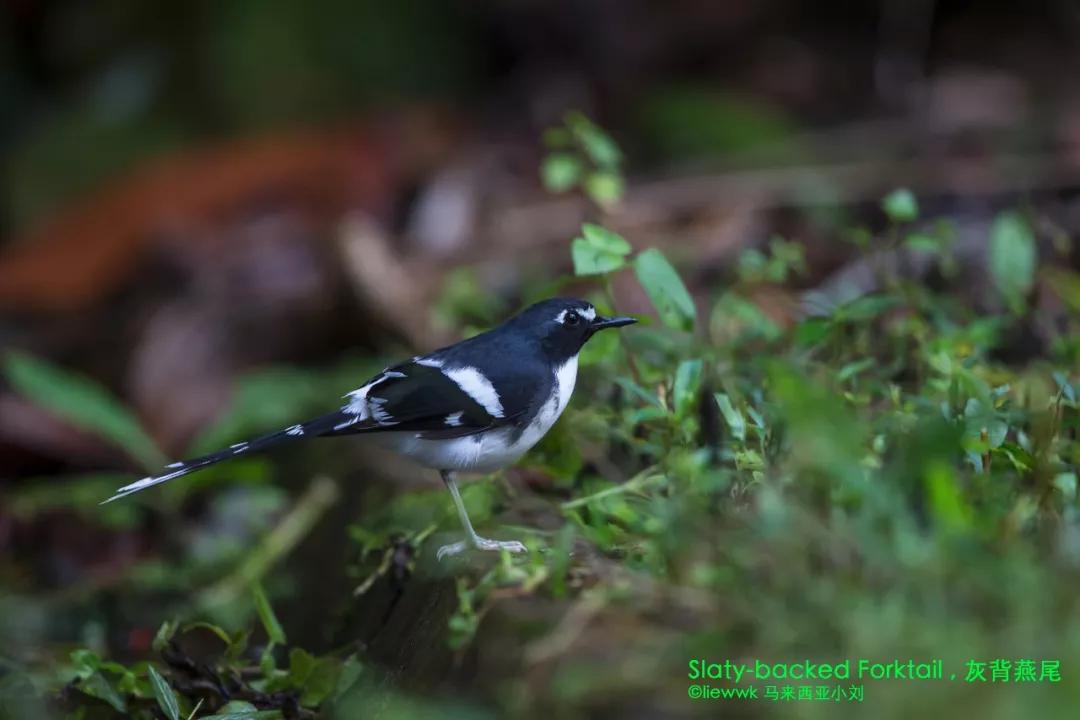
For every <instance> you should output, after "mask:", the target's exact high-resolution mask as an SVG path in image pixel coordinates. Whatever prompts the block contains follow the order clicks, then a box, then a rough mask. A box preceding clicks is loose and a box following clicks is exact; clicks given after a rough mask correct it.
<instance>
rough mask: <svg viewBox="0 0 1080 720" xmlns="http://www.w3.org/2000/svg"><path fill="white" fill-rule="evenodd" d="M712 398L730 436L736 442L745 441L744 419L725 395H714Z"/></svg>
mask: <svg viewBox="0 0 1080 720" xmlns="http://www.w3.org/2000/svg"><path fill="white" fill-rule="evenodd" d="M713 397H715V398H716V404H717V405H719V406H720V414H721V415H723V416H724V422H726V423H727V426H728V428H730V429H731V434H732V435H734V436H735V439H736V440H739V441H742V440H746V419H745V418H743V416H742V413H741V412H739V411H738V410H737V409H736V408H735V406H734V405H732V404H731V398H729V397H728V396H727V393H715V394H714V395H713Z"/></svg>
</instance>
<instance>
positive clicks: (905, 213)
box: [881, 188, 919, 223]
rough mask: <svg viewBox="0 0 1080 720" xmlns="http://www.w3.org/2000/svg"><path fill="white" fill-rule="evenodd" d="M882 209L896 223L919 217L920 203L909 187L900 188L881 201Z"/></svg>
mask: <svg viewBox="0 0 1080 720" xmlns="http://www.w3.org/2000/svg"><path fill="white" fill-rule="evenodd" d="M881 209H882V210H884V211H885V214H886V215H888V216H889V219H890V220H892V221H893V222H895V223H903V222H914V221H915V220H918V219H919V203H918V201H917V200H915V196H914V195H913V194H912V192H911V191H910V190H908V189H907V188H899V189H897V190H893V191H892V192H891V193H889V194H888V195H886V196H885V198H884V199H883V200H882V201H881Z"/></svg>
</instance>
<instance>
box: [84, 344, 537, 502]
mask: <svg viewBox="0 0 1080 720" xmlns="http://www.w3.org/2000/svg"><path fill="white" fill-rule="evenodd" d="M454 347H455V348H457V347H460V346H454ZM453 349H454V348H450V349H447V350H446V351H440V352H436V353H433V354H432V355H428V356H425V357H417V358H414V359H413V360H412V361H411V362H407V363H402V364H401V365H397V366H394V367H392V368H387V369H385V370H383V371H382V372H381V373H379V374H378V375H376V376H375V377H374V378H372V379H371V380H370V381H369V382H368V383H367V384H365V385H364V386H362V387H361V388H359V389H358V390H354V391H352V392H350V393H349V394H348V395H346V396H345V397H346V399H347V402H346V403H345V405H344V406H343V407H341V409H339V410H338V411H336V412H333V413H330V414H328V415H322V416H320V417H317V418H314V419H312V420H308V421H307V422H302V423H298V424H296V425H291V426H290V427H287V428H285V429H284V430H279V431H277V432H273V433H270V434H268V435H263V436H261V437H257V438H255V439H253V440H248V441H246V442H239V443H236V444H234V445H230V446H229V447H228V448H225V449H223V450H219V451H217V452H214V453H211V454H209V455H204V456H202V457H198V458H192V459H190V460H183V461H180V462H175V463H172V464H171V465H167V466H166V467H165V468H164V472H161V473H159V474H157V475H151V476H150V477H145V478H142V479H141V480H137V481H135V482H133V483H131V484H130V485H125V486H124V487H122V488H119V489H118V490H117V492H116V494H115V495H113V496H112V497H111V498H109V499H108V500H106V501H105V502H106V503H108V502H112V501H113V500H119V499H120V498H123V497H127V496H128V495H131V494H133V493H137V492H140V491H142V490H146V489H147V488H151V487H154V486H155V485H160V484H161V483H164V482H168V481H169V480H175V479H176V478H179V477H183V476H184V475H187V474H189V473H192V472H195V471H196V470H201V469H202V468H205V467H207V466H209V465H214V464H215V463H219V462H222V461H225V460H231V459H232V458H235V457H238V456H241V455H247V454H250V453H254V452H260V451H263V450H267V449H269V448H272V447H275V446H277V445H281V444H284V443H290V442H294V441H297V440H304V439H307V438H314V437H332V436H338V435H353V434H361V433H376V432H388V431H396V432H407V433H410V434H411V435H414V436H415V437H417V438H423V439H428V440H450V439H454V438H461V437H464V436H468V435H476V434H478V433H482V432H484V431H485V430H489V429H492V428H495V427H498V426H500V425H505V424H507V423H509V422H511V421H512V420H514V419H515V418H516V417H517V416H518V415H520V412H518V413H506V412H505V411H504V409H503V406H502V402H501V401H500V397H499V395H498V393H496V392H495V390H494V388H493V386H492V384H491V380H490V379H488V378H487V377H486V376H484V375H482V374H481V373H479V371H477V370H476V369H475V368H473V367H470V366H464V365H460V364H454V363H452V362H451V361H450V359H449V358H448V357H446V356H448V355H450V354H452V353H451V352H450V351H452V350H453ZM510 399H513V398H510Z"/></svg>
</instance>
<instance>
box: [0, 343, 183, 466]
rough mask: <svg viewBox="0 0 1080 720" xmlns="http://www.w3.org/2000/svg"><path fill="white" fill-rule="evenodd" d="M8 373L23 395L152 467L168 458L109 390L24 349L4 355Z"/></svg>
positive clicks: (14, 385) (5, 370) (5, 367)
mask: <svg viewBox="0 0 1080 720" xmlns="http://www.w3.org/2000/svg"><path fill="white" fill-rule="evenodd" d="M4 374H5V375H6V376H7V378H8V380H9V381H10V382H11V385H12V386H13V387H14V388H15V389H16V390H18V391H19V392H20V393H22V394H23V395H26V396H27V397H28V398H30V399H31V400H33V401H34V402H36V403H37V404H39V405H41V407H43V408H45V409H46V410H49V411H50V412H53V413H56V414H57V415H58V416H59V417H62V418H64V419H65V420H67V421H69V422H71V423H72V424H74V425H76V426H78V427H79V428H81V429H83V430H86V431H87V432H91V433H94V434H95V435H98V436H99V437H102V438H105V439H106V440H109V441H110V442H113V443H115V444H116V445H119V446H120V447H121V448H123V449H124V450H126V451H127V452H128V453H130V454H131V456H132V457H134V458H135V459H136V460H138V461H139V462H140V463H142V465H143V466H144V467H146V468H148V469H157V468H159V467H161V466H162V465H164V464H165V463H166V462H167V461H166V459H165V456H164V455H162V453H161V451H160V450H159V449H158V448H157V446H156V445H155V444H154V441H153V440H151V439H150V437H149V436H148V435H147V434H146V433H145V432H143V429H142V427H141V426H140V425H139V421H138V420H136V419H135V416H134V415H132V414H131V412H130V411H129V410H128V409H127V408H125V407H124V406H123V405H122V404H121V403H120V401H118V400H117V399H116V398H115V397H113V396H112V395H111V394H110V393H109V391H108V390H106V389H105V388H104V387H102V386H101V385H99V384H97V383H96V382H94V381H92V380H90V379H89V378H85V377H82V376H80V375H76V374H74V373H72V372H69V371H67V370H64V369H62V368H59V367H57V366H55V365H52V364H51V363H47V362H45V361H44V360H40V359H38V358H34V357H31V356H30V355H26V354H24V353H21V352H14V351H12V352H9V353H7V355H6V357H5V358H4Z"/></svg>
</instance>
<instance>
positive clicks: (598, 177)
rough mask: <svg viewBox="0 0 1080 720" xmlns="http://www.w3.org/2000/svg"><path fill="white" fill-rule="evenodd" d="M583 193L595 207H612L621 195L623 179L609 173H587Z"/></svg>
mask: <svg viewBox="0 0 1080 720" xmlns="http://www.w3.org/2000/svg"><path fill="white" fill-rule="evenodd" d="M585 193H586V194H587V195H588V196H589V197H590V198H591V199H592V201H593V202H595V203H596V204H597V205H603V206H608V205H614V204H615V203H617V202H619V200H620V199H621V198H622V195H623V179H622V178H621V177H620V176H619V175H617V174H615V173H610V172H595V173H589V176H588V177H586V178H585Z"/></svg>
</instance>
